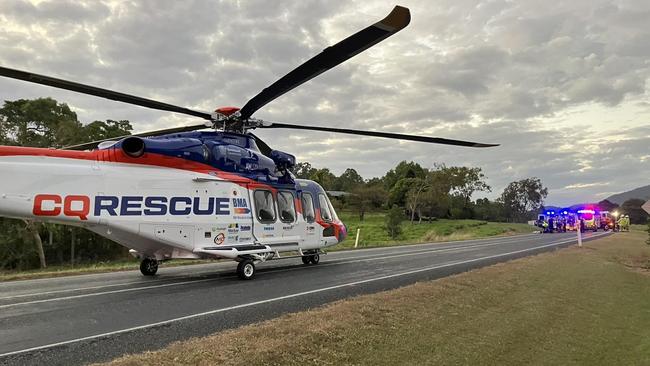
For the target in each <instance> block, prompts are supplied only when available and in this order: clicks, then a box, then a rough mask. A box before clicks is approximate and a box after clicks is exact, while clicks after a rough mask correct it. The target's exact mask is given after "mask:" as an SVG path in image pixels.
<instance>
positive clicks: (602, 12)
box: [0, 0, 650, 204]
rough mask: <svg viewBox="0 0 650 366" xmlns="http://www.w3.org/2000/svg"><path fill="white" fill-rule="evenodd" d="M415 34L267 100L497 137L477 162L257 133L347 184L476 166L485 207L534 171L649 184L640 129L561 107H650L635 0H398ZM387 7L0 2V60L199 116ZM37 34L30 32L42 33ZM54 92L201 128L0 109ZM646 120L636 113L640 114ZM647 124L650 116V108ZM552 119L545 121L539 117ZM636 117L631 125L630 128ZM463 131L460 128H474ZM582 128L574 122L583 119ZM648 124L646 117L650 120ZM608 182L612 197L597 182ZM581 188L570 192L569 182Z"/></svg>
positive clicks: (583, 193) (266, 113) (14, 86)
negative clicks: (403, 165)
mask: <svg viewBox="0 0 650 366" xmlns="http://www.w3.org/2000/svg"><path fill="white" fill-rule="evenodd" d="M407 6H409V7H410V8H411V11H412V23H411V25H410V26H409V27H408V28H406V29H405V30H403V31H402V32H400V33H399V34H397V35H395V36H394V37H391V38H390V39H388V40H386V41H385V42H382V43H381V44H379V45H377V46H376V47H375V48H373V49H372V50H370V51H369V52H365V53H363V54H360V55H359V56H357V57H355V58H354V59H352V60H350V61H349V62H347V63H346V64H344V65H341V66H340V67H338V68H337V69H335V70H331V71H328V72H326V73H325V74H323V75H321V76H319V77H318V78H317V79H314V80H312V81H310V82H308V83H306V84H305V85H303V86H301V87H300V88H298V89H296V90H293V91H291V92H289V93H287V94H286V95H284V96H282V97H281V98H279V99H278V100H276V101H275V102H273V103H270V104H269V105H267V106H265V107H264V108H263V109H262V110H260V111H259V112H258V114H257V115H256V116H257V117H260V118H265V119H269V120H277V121H283V122H287V123H305V124H312V125H328V126H335V127H349V128H359V129H368V130H384V131H393V132H402V133H413V134H429V135H435V136H440V137H448V138H459V139H466V140H475V141H487V142H501V143H502V144H503V145H502V146H501V147H499V148H495V149H488V150H473V149H462V148H461V149H459V148H452V147H446V146H435V145H427V144H416V143H404V142H399V141H392V140H384V139H373V138H360V137H349V136H336V135H332V134H327V133H306V132H298V131H275V130H261V131H258V132H256V133H257V134H259V135H260V136H262V137H263V138H265V139H266V140H267V141H269V142H270V143H272V146H274V147H276V148H279V149H282V150H286V151H288V152H291V153H294V154H296V155H297V156H298V158H299V159H308V160H310V161H311V162H312V163H313V164H314V165H317V166H327V167H330V168H332V169H333V170H334V171H335V172H337V173H341V172H342V171H343V170H344V169H345V168H347V167H353V168H355V169H357V170H358V171H359V172H361V174H362V175H364V176H365V177H372V176H378V175H382V174H384V173H385V172H386V171H387V170H388V169H390V168H391V167H393V166H394V165H395V164H396V163H397V162H399V161H400V160H416V161H418V162H420V163H421V164H422V165H424V166H428V167H431V166H433V164H434V163H446V164H447V165H471V166H480V167H482V168H483V169H484V171H485V172H486V174H487V176H488V177H489V183H490V184H491V185H492V186H493V188H494V193H493V194H492V195H493V196H494V195H497V194H498V193H499V192H500V190H501V189H503V187H504V186H505V185H506V184H507V183H508V182H510V181H512V180H515V179H520V178H523V177H527V176H539V177H540V178H542V180H543V181H544V182H545V183H546V184H547V185H548V186H549V187H550V189H551V196H550V197H549V202H551V203H557V204H564V203H566V204H569V203H572V202H575V201H580V200H593V197H600V196H601V195H602V194H604V192H606V191H615V190H618V188H620V190H624V189H628V188H634V186H640V185H644V184H648V182H647V176H646V175H647V174H646V175H644V173H643V172H647V171H648V164H649V162H648V160H645V161H641V160H640V157H641V156H645V155H647V154H648V152H647V143H646V141H648V138H649V137H650V135H649V133H648V131H647V129H643V128H640V127H635V129H630V130H625V129H623V128H621V129H620V130H619V131H618V132H619V136H618V140H614V139H606V138H604V136H601V134H600V133H599V132H600V130H601V129H603V128H605V127H607V126H594V127H593V128H594V129H595V132H588V131H584V130H580V129H577V128H576V126H575V125H572V124H570V123H575V121H574V122H567V121H572V120H571V116H570V115H569V116H567V118H565V119H563V118H561V116H563V115H564V113H566V112H567V111H568V110H570V109H571V108H573V107H580V106H588V105H592V104H601V105H607V106H609V107H611V108H629V107H630V106H643V105H644V104H646V105H647V102H646V101H645V100H646V99H647V93H648V82H647V80H648V79H649V78H650V64H648V62H647V60H648V55H649V54H648V52H650V43H648V42H647V39H648V36H649V34H648V31H647V29H646V28H647V26H646V22H647V18H648V15H649V14H650V3H648V2H647V1H614V0H612V1H606V0H593V1H588V0H578V1H572V2H563V3H557V4H549V3H548V2H546V1H541V0H540V1H535V0H526V1H518V2H510V1H478V0H465V1H460V2H459V1H455V0H442V1H439V2H434V3H432V2H430V1H417V0H413V1H409V4H407ZM388 10H390V6H388V5H386V4H385V3H382V2H368V1H364V2H356V3H352V4H350V3H349V2H343V1H337V2H330V1H288V0H287V1H274V2H268V1H240V2H227V1H220V2H217V1H214V2H212V1H191V2H175V1H144V2H120V3H115V4H113V3H110V4H109V3H102V2H71V1H49V2H42V3H40V4H39V5H38V6H36V5H32V4H31V3H28V2H26V1H14V0H12V1H4V2H2V3H1V4H0V21H2V22H3V23H6V24H10V25H11V26H10V27H3V28H0V64H2V65H3V66H8V67H15V68H19V69H28V70H33V71H34V72H39V73H43V74H51V75H52V76H59V77H65V78H70V79H71V80H75V81H79V82H84V83H90V84H94V85H98V86H103V87H107V88H113V89H116V90H118V91H123V92H127V93H132V94H137V95H142V96H144V97H150V98H155V99H159V100H162V101H166V102H170V103H175V104H179V105H183V106H189V107H194V108H199V109H205V110H211V109H213V108H215V107H217V106H222V105H235V106H241V105H242V104H243V103H245V101H246V100H247V99H248V98H251V97H252V96H254V95H255V94H256V93H258V92H259V91H261V89H262V88H264V87H266V86H267V85H268V84H269V83H271V82H273V81H275V80H276V79H277V78H278V77H280V76H282V75H284V74H285V73H287V72H289V71H290V70H292V69H293V68H294V67H295V66H297V65H298V64H299V63H300V62H302V61H304V60H306V59H308V58H309V57H311V56H313V55H315V54H316V53H318V52H320V51H321V50H322V49H324V48H325V47H327V46H328V45H330V44H331V43H332V42H336V41H338V40H340V38H341V37H345V36H347V35H349V34H351V33H352V32H354V31H356V30H358V29H361V28H362V27H365V26H367V25H368V24H371V23H373V22H375V21H376V20H378V19H380V18H381V17H383V16H384V15H385V14H386V12H387V11H388ZM34 24H38V27H39V30H37V29H35V27H34V26H33V25H34ZM38 96H52V97H55V98H56V99H58V100H60V101H65V102H68V103H70V104H71V105H72V106H74V107H76V108H79V110H80V117H81V119H82V120H83V121H84V122H89V121H91V120H93V119H106V118H114V119H122V118H126V119H130V120H132V121H134V123H135V125H136V128H137V129H139V130H150V129H155V128H163V127H168V126H170V125H178V124H189V123H196V120H192V119H191V118H189V117H186V116H180V115H174V114H171V115H170V114H168V113H164V112H156V111H151V110H148V109H145V108H140V107H133V106H128V105H125V104H121V103H116V102H112V101H107V100H100V99H96V98H92V97H88V96H83V95H78V94H74V93H70V92H65V91H59V90H55V89H51V88H46V87H42V86H34V85H28V84H25V83H22V82H17V81H11V80H3V79H0V98H1V99H18V98H33V97H38ZM639 108H641V107H639ZM644 110H645V112H644V113H646V114H645V115H646V116H649V115H650V108H648V107H645V109H644ZM548 117H554V119H553V121H556V122H553V123H552V124H548V123H545V122H544V121H545V118H548ZM635 118H638V117H635ZM470 121H471V123H470ZM581 122H583V123H586V122H585V121H581ZM648 122H650V120H649V121H648ZM596 183H610V184H609V185H595V184H596ZM572 186H573V187H578V186H581V187H582V188H566V187H572Z"/></svg>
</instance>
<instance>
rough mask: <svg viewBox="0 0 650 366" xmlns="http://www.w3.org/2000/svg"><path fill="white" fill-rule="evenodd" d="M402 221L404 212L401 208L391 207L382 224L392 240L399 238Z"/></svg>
mask: <svg viewBox="0 0 650 366" xmlns="http://www.w3.org/2000/svg"><path fill="white" fill-rule="evenodd" d="M403 220H404V212H403V211H402V209H401V208H399V207H397V206H393V208H391V209H390V210H388V213H387V214H386V218H385V219H384V223H385V228H386V231H387V232H388V235H389V236H390V237H391V238H392V239H397V237H399V235H400V234H401V233H402V221H403Z"/></svg>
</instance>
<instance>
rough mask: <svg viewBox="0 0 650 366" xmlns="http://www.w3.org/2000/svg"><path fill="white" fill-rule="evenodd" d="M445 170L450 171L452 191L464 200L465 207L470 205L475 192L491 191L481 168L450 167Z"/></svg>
mask: <svg viewBox="0 0 650 366" xmlns="http://www.w3.org/2000/svg"><path fill="white" fill-rule="evenodd" d="M443 170H447V171H448V174H449V175H450V182H451V189H452V192H454V193H456V194H457V195H458V196H460V197H461V198H462V199H463V200H464V204H465V207H467V206H469V204H470V203H471V198H472V195H473V194H474V193H475V192H490V191H491V188H490V186H489V185H488V184H487V183H485V179H486V178H485V175H484V174H483V172H482V170H481V168H468V167H450V168H444V169H443Z"/></svg>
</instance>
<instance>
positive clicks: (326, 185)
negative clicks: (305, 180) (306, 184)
mask: <svg viewBox="0 0 650 366" xmlns="http://www.w3.org/2000/svg"><path fill="white" fill-rule="evenodd" d="M309 179H311V180H313V181H314V182H316V183H318V184H320V185H321V187H323V189H324V190H326V191H330V190H332V189H333V187H334V183H335V181H336V176H335V175H334V174H333V173H332V172H331V171H330V170H329V169H327V168H322V169H316V170H314V171H313V172H312V174H311V175H310V176H309Z"/></svg>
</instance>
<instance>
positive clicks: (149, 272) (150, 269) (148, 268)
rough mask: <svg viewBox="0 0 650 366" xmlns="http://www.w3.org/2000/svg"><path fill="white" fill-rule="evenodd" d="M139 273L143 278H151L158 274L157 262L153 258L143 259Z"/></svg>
mask: <svg viewBox="0 0 650 366" xmlns="http://www.w3.org/2000/svg"><path fill="white" fill-rule="evenodd" d="M140 272H141V273H142V274H143V275H145V276H153V275H155V274H156V272H158V261H157V260H156V259H154V258H145V259H143V260H142V262H140Z"/></svg>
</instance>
